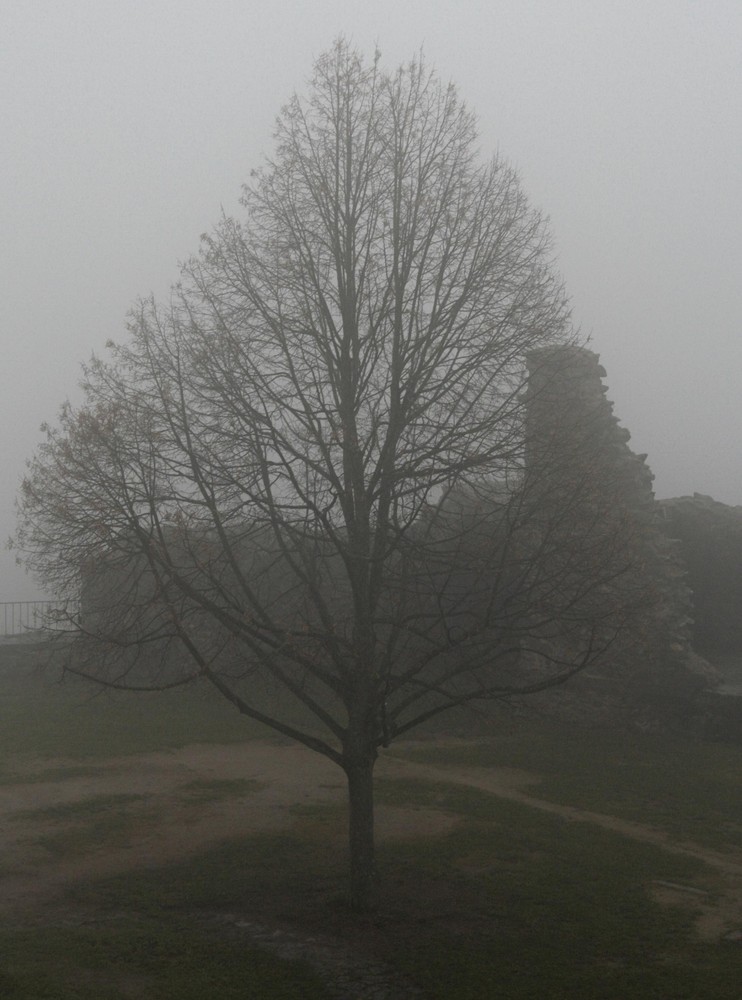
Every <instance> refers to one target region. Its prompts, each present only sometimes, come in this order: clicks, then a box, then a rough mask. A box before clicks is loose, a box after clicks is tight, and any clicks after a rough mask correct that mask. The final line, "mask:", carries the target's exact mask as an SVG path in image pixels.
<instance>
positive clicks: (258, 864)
mask: <svg viewBox="0 0 742 1000" xmlns="http://www.w3.org/2000/svg"><path fill="white" fill-rule="evenodd" d="M395 785H397V783H395V782H390V781H387V782H384V783H383V784H382V786H381V798H382V799H384V798H386V799H387V800H391V801H398V800H399V799H400V798H401V797H403V798H404V800H405V801H407V802H410V801H411V800H413V801H417V802H419V803H420V804H435V806H436V808H443V809H446V810H449V811H452V812H454V813H456V814H457V815H458V816H459V817H460V823H459V825H457V827H456V828H455V829H454V830H453V831H452V832H450V833H448V834H446V835H443V836H438V837H432V836H431V837H425V838H424V839H423V838H421V839H420V840H416V841H405V842H397V843H387V844H386V845H384V846H383V848H382V849H381V851H380V853H379V868H380V874H381V878H382V883H381V884H382V889H381V901H380V906H379V909H378V910H377V911H376V912H375V913H374V914H372V915H370V916H367V917H364V918H357V919H351V918H350V916H349V913H348V911H347V909H346V907H345V905H344V903H343V898H344V880H345V857H344V851H343V850H341V849H340V845H341V844H342V843H343V842H344V829H343V826H344V817H343V814H342V811H341V810H339V809H338V808H337V807H336V806H328V807H320V806H316V807H313V808H312V809H310V810H299V811H298V812H296V813H295V816H296V826H295V828H294V829H293V830H292V831H291V832H290V833H286V834H283V835H281V836H275V835H270V836H269V835H265V836H255V837H251V838H250V839H248V840H245V841H241V842H239V843H231V844H225V845H223V846H221V847H219V848H218V849H216V850H212V851H209V852H207V853H205V854H203V855H202V856H200V857H199V858H196V859H192V860H190V861H188V862H187V863H183V864H178V865H171V866H167V867H163V868H160V869H158V870H156V871H147V872H139V873H134V874H129V875H127V876H126V877H125V878H116V879H108V880H106V881H104V882H100V883H97V884H96V885H95V886H91V887H87V888H85V889H84V890H83V889H78V890H77V891H76V893H75V902H76V905H84V906H85V907H86V908H89V907H90V906H93V907H94V909H96V910H97V911H98V912H101V913H105V912H121V911H124V912H127V913H136V914H138V915H139V917H140V919H145V918H146V919H147V920H148V921H149V920H154V921H156V922H157V921H162V922H165V923H167V922H169V921H173V920H174V921H176V922H184V923H185V924H186V925H188V926H190V927H191V928H193V927H195V926H196V924H197V922H198V920H199V919H201V920H203V918H204V916H205V915H207V914H212V915H213V914H219V913H226V912H229V913H230V914H238V915H242V916H244V917H245V918H247V919H256V920H260V921H261V922H262V923H263V924H268V925H272V924H275V925H276V926H290V927H292V928H293V929H294V930H297V929H298V930H299V931H300V932H301V933H303V934H306V935H317V934H323V935H329V936H331V937H332V938H335V939H339V940H341V941H345V942H347V943H348V944H349V945H352V946H353V947H354V948H356V949H361V950H363V951H364V952H365V953H366V954H367V955H368V956H369V957H370V958H373V959H377V960H382V961H384V962H386V963H388V964H390V965H391V966H393V967H394V968H396V969H397V970H398V971H400V972H402V973H404V974H406V975H408V976H409V977H410V978H411V979H412V981H414V982H416V983H417V984H419V985H420V986H421V987H423V988H424V989H425V991H426V993H427V995H429V996H430V997H431V998H433V1000H443V998H445V1000H481V998H482V997H489V996H495V995H496V996H498V997H501V998H509V1000H526V998H528V1000H532V998H533V997H535V996H545V997H546V996H548V997H549V998H554V1000H567V998H569V1000H596V998H601V1000H625V998H626V997H629V996H630V997H637V998H645V997H646V998H656V1000H667V998H678V1000H683V998H687V1000H739V995H740V993H739V985H738V984H739V982H740V979H741V977H742V951H740V950H739V948H738V947H737V946H734V945H727V944H726V943H721V944H711V943H704V942H701V941H700V940H699V939H698V938H697V937H696V935H695V933H694V930H693V921H694V916H695V914H694V912H693V910H692V909H689V908H686V909H679V908H673V907H665V906H660V905H659V904H658V903H655V902H653V901H652V899H651V898H650V896H649V893H648V891H647V890H648V886H649V885H650V884H651V883H652V882H653V881H655V880H658V879H664V880H668V881H673V882H683V881H685V882H689V881H690V882H692V881H694V880H695V881H696V882H698V881H699V880H700V881H703V879H704V877H705V874H706V872H705V869H704V867H703V866H702V865H700V864H699V863H698V862H695V861H693V860H691V859H686V858H681V857H676V856H673V855H670V854H667V853H665V852H663V851H662V850H660V849H659V848H655V847H653V846H651V845H645V844H638V843H635V842H633V841H629V840H626V839H624V838H622V837H620V836H619V835H617V834H613V833H611V832H609V831H606V830H601V829H596V828H593V827H590V826H588V825H587V824H575V823H570V822H569V821H564V820H560V819H558V818H556V817H553V816H546V815H543V814H538V813H536V812H535V811H533V810H530V809H528V808H527V807H524V806H521V805H519V804H517V803H511V802H504V801H502V800H498V799H496V798H494V797H493V796H489V795H487V794H485V793H482V792H478V791H476V790H473V789H462V788H460V787H456V786H447V785H444V784H434V785H430V784H428V783H420V784H419V785H416V783H411V782H408V781H405V782H404V783H402V784H401V785H399V786H398V787H395ZM317 995H318V996H319V994H317Z"/></svg>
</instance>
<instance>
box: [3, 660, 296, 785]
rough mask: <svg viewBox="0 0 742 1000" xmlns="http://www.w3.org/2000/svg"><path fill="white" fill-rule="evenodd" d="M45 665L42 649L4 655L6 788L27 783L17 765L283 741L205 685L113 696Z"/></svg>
mask: <svg viewBox="0 0 742 1000" xmlns="http://www.w3.org/2000/svg"><path fill="white" fill-rule="evenodd" d="M47 659H48V655H47V654H46V653H45V652H44V650H43V649H39V648H37V647H21V648H20V649H19V648H17V647H12V646H10V647H0V762H2V764H0V783H8V782H12V781H19V780H21V781H25V780H26V778H25V775H24V774H23V772H22V771H20V772H19V771H18V770H17V769H14V758H20V759H21V760H22V759H23V758H25V757H42V758H43V757H46V758H49V759H50V761H51V760H54V759H57V760H59V759H60V758H73V759H76V760H82V761H86V760H94V759H96V758H103V757H111V756H119V755H128V754H135V753H145V752H152V751H159V750H169V749H177V748H179V747H183V746H188V745H189V744H193V743H233V742H241V741H244V740H250V739H256V738H260V739H276V738H277V737H276V735H275V733H274V732H273V731H272V730H270V729H268V728H266V727H265V726H262V725H260V724H259V723H256V722H253V721H252V720H249V719H247V718H246V717H244V716H241V715H240V714H239V713H238V712H237V711H236V710H235V709H234V708H233V706H231V705H230V704H229V703H228V702H227V701H226V700H225V699H224V698H223V697H222V696H221V695H220V694H219V693H218V692H217V691H215V690H214V689H213V688H212V687H211V686H210V685H208V684H206V683H203V684H202V683H194V684H192V685H190V686H188V687H185V688H177V689H174V690H172V691H161V692H143V693H132V692H120V691H111V690H106V689H103V688H101V687H99V686H96V685H93V684H90V683H88V682H85V681H82V680H79V679H76V678H74V677H71V676H70V677H67V678H66V679H64V680H62V679H61V678H60V671H59V668H58V667H54V666H52V665H48V666H45V661H46V660H47ZM60 766H62V767H63V766H64V765H55V768H49V769H46V771H47V774H48V773H49V771H50V770H54V769H56V767H60ZM39 777H42V776H39ZM42 780H47V779H46V777H43V779H42ZM51 780H54V778H53V775H51Z"/></svg>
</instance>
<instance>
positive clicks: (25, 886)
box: [0, 741, 742, 936]
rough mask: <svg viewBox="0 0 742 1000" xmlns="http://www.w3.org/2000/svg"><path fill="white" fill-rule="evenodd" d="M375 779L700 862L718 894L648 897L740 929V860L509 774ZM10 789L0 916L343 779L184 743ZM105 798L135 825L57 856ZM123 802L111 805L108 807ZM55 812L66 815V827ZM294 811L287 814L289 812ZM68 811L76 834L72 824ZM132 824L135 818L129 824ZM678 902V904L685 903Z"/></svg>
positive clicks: (334, 790) (662, 892)
mask: <svg viewBox="0 0 742 1000" xmlns="http://www.w3.org/2000/svg"><path fill="white" fill-rule="evenodd" d="M378 774H379V776H380V777H389V778H394V777H406V778H415V779H422V780H433V781H444V782H449V783H456V784H462V785H467V786H469V787H472V788H478V789H481V790H483V791H486V792H489V793H490V794H493V795H496V796H499V797H501V798H506V799H509V800H511V801H514V802H520V803H522V804H523V805H526V806H530V807H531V808H534V809H539V810H542V811H544V812H547V813H550V814H552V815H557V816H561V817H563V818H564V819H567V820H570V821H575V822H584V823H591V824H593V825H595V826H598V827H602V828H604V829H608V830H612V831H614V832H616V833H619V834H621V835H622V836H625V837H630V838H632V839H633V840H638V841H642V842H644V843H650V844H654V845H656V846H658V847H661V848H662V849H663V850H666V851H669V852H672V853H674V854H679V855H684V856H688V857H693V858H695V859H697V860H700V861H703V862H704V863H705V864H707V865H709V866H710V867H711V868H712V869H714V870H716V871H717V872H719V873H720V874H721V876H722V884H723V889H722V890H721V892H720V893H719V886H718V884H717V885H715V886H714V887H713V892H714V895H713V897H712V895H711V893H710V892H709V895H708V897H706V896H704V889H703V888H701V889H699V890H698V891H697V892H696V893H695V894H694V891H693V889H692V888H691V889H690V890H688V889H686V888H684V887H672V886H668V885H666V884H663V885H660V884H658V885H657V886H655V895H656V896H657V898H658V899H661V900H665V901H668V902H673V903H677V902H683V901H684V900H685V901H688V902H691V903H692V904H693V905H694V906H695V907H696V908H699V907H700V909H701V910H702V912H703V917H702V919H701V923H700V925H699V929H700V930H701V932H702V933H703V934H704V935H707V936H714V935H718V934H720V933H722V932H724V931H725V930H728V929H729V928H730V927H732V928H733V927H735V926H740V925H742V855H740V854H732V853H729V854H725V853H722V852H715V851H711V850H708V849H706V848H703V847H701V846H700V845H697V844H692V843H677V842H674V841H672V840H671V838H670V837H669V836H668V835H667V834H665V833H663V832H662V831H660V830H657V829H654V828H652V827H651V826H648V825H644V824H641V823H636V822H632V821H629V820H624V819H619V818H617V817H614V816H608V815H604V814H601V813H596V812H591V811H589V810H584V809H578V808H575V807H572V806H564V805H558V804H556V803H553V802H548V801H546V800H544V799H540V798H538V797H537V796H535V795H533V794H532V793H531V792H529V790H528V789H529V787H530V786H532V785H533V784H534V783H535V782H537V781H538V776H537V775H533V774H529V773H527V772H523V771H517V770H515V769H511V768H493V769H481V770H480V769H465V770H464V769H460V768H449V767H438V766H433V765H429V764H422V763H412V762H409V761H404V760H400V759H399V758H395V757H386V758H383V759H381V760H380V761H379V764H378ZM16 777H17V782H14V783H12V784H5V785H3V786H0V858H2V861H1V862H0V915H4V916H8V915H10V914H13V913H17V912H19V911H21V910H27V909H28V908H29V907H34V906H36V905H38V904H39V903H40V902H42V901H43V900H45V899H47V898H49V897H50V896H52V895H53V894H54V893H55V892H56V891H57V890H58V889H60V888H63V887H64V886H65V885H67V884H70V883H73V882H74V881H76V880H78V879H81V878H94V877H96V876H103V875H108V874H115V873H119V872H123V871H127V870H133V869H135V868H141V867H147V866H150V865H151V866H157V865H160V864H163V863H165V862H167V861H170V860H175V859H178V858H181V857H184V856H187V855H189V854H192V853H196V852H198V851H200V850H202V849H203V848H206V847H208V846H210V845H213V844H216V843H218V842H220V841H224V840H225V839H231V838H235V837H240V836H243V835H245V836H247V835H249V834H251V833H255V832H264V831H271V830H280V829H286V828H287V827H289V826H290V825H291V823H292V822H293V820H294V817H295V810H296V807H297V806H300V805H302V804H311V803H317V802H337V801H341V800H342V799H343V798H344V795H345V785H344V778H343V775H342V773H341V772H340V771H339V770H338V768H337V767H336V766H335V765H334V764H332V763H331V762H330V761H328V760H326V759H325V758H323V757H320V756H319V755H317V754H314V753H311V752H310V751H307V750H305V749H304V748H302V747H298V746H284V745H278V744H270V743H260V742H257V741H256V742H250V743H245V744H240V745H229V746H211V745H208V746H190V747H186V748H184V749H182V750H177V751H171V752H162V753H152V754H142V755H138V756H135V757H126V758H118V759H116V758H114V759H110V760H106V761H101V762H95V764H93V765H91V766H89V767H88V766H83V765H81V763H80V762H79V761H63V760H55V761H53V763H52V762H49V761H44V762H41V761H37V762H30V763H28V764H27V765H25V767H22V768H21V767H19V769H18V771H17V775H16ZM244 780H248V781H249V782H250V785H249V788H247V789H246V790H245V792H244V793H243V794H233V795H229V796H225V797H222V798H220V797H218V795H216V796H215V797H214V798H213V799H208V800H206V801H207V802H208V808H205V801H204V799H203V798H199V796H198V794H196V796H195V798H194V792H196V793H197V792H198V790H199V789H205V790H206V791H207V792H208V789H209V788H210V787H212V786H213V787H217V788H218V787H219V783H223V782H229V781H244ZM103 796H104V797H106V799H105V800H104V801H105V803H107V805H108V808H109V811H115V810H116V808H117V803H118V808H119V809H122V810H123V809H125V812H126V814H127V816H128V817H129V819H130V820H132V822H133V824H134V825H133V827H132V826H131V824H130V825H129V827H127V828H126V830H125V831H124V832H125V833H126V836H124V837H122V840H121V843H120V844H118V843H116V840H115V837H114V838H113V840H111V838H110V837H107V838H106V840H105V846H101V845H100V844H96V843H95V842H92V843H91V842H89V841H88V842H87V843H84V844H82V845H81V846H80V849H79V850H77V851H74V850H73V851H72V852H70V851H69V850H67V851H59V852H56V853H55V850H54V844H55V840H54V838H55V837H59V836H60V830H61V835H62V836H64V832H65V830H68V831H69V830H70V829H72V828H74V825H75V824H74V821H71V820H70V819H69V815H70V814H71V815H74V810H75V808H77V807H80V809H82V810H83V813H84V808H85V804H86V803H90V802H91V801H92V800H95V799H100V797H103ZM117 797H121V798H117ZM65 807H68V813H67V819H65V815H66V814H65ZM292 810H294V811H293V812H292ZM79 815H81V814H78V825H79ZM132 818H133V819H132ZM455 823H456V817H455V816H452V815H449V814H446V813H443V812H440V811H435V810H431V809H421V808H404V807H385V806H380V807H379V808H378V812H377V829H378V835H379V838H380V839H381V840H383V839H384V838H399V837H405V836H420V835H423V834H432V833H437V832H445V831H446V830H448V829H451V828H452V827H453V826H454V825H455ZM684 893H686V895H685V896H684V895H683V894H684Z"/></svg>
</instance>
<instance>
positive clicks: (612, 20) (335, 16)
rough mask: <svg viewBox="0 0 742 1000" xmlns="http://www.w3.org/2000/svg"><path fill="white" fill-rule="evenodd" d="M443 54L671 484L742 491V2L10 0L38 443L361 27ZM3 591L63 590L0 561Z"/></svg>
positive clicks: (8, 148) (392, 49) (10, 229)
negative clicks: (321, 57)
mask: <svg viewBox="0 0 742 1000" xmlns="http://www.w3.org/2000/svg"><path fill="white" fill-rule="evenodd" d="M341 33H342V34H345V35H346V36H347V37H349V38H350V39H351V40H352V41H353V43H354V44H355V45H356V46H358V47H359V48H361V49H362V50H364V51H365V52H367V53H368V54H369V55H370V54H371V52H372V51H373V48H374V46H375V45H377V44H378V46H379V48H380V49H381V52H382V55H383V61H384V63H385V65H386V66H387V67H391V66H394V65H396V64H397V63H399V62H401V61H404V60H406V59H408V58H410V57H411V56H412V55H414V54H415V53H416V52H417V51H418V50H419V49H420V47H421V46H422V47H423V49H424V52H425V56H426V58H427V60H428V61H429V62H430V64H432V65H434V66H435V67H436V68H437V70H438V72H439V73H440V75H441V76H442V77H444V78H451V79H452V80H454V81H455V82H456V84H457V86H458V88H459V91H460V93H461V95H462V96H463V97H464V99H465V100H466V101H467V102H468V103H469V104H470V105H471V106H472V107H473V108H474V109H475V110H476V112H477V114H478V116H479V120H480V132H481V148H482V151H483V153H484V154H485V155H489V154H490V153H491V152H493V151H495V150H496V149H498V150H499V151H501V152H502V153H503V154H504V155H505V156H506V157H507V158H509V159H510V160H511V161H512V162H513V163H514V164H515V165H516V166H517V167H518V169H519V171H520V174H521V177H522V181H523V186H524V188H525V190H526V192H527V194H528V195H529V196H530V198H531V200H532V202H533V203H534V204H535V205H537V206H539V207H540V208H542V209H543V210H544V212H545V213H547V214H548V215H550V216H551V219H552V228H553V232H554V236H555V243H556V248H557V253H558V259H559V263H560V267H561V270H562V272H563V274H564V276H565V279H566V282H567V287H568V290H569V292H570V294H571V297H572V301H573V308H574V317H575V321H576V323H577V324H578V325H579V326H580V327H581V329H582V331H583V333H584V334H585V335H588V334H589V335H591V337H592V346H593V348H594V349H595V350H596V351H598V352H599V353H600V354H601V357H602V360H603V363H604V365H605V367H606V369H607V371H608V379H607V382H608V384H609V386H610V393H609V395H610V397H611V398H612V399H613V400H614V401H615V404H616V413H617V415H618V416H619V417H620V419H621V421H622V422H623V423H624V424H625V426H627V427H628V428H629V429H630V430H631V433H632V445H633V447H634V449H635V450H637V451H640V452H648V453H649V463H650V465H651V467H652V469H653V471H654V472H655V475H656V484H655V485H656V490H657V494H658V495H659V496H673V495H681V494H687V493H692V492H693V491H696V490H697V491H700V492H704V493H709V494H711V495H713V496H714V497H716V498H717V499H719V500H722V501H724V502H726V503H742V460H741V457H740V441H742V407H741V406H740V383H741V382H742V375H741V374H740V373H741V371H742V341H741V340H740V316H742V280H740V273H741V272H742V267H741V265H742V244H741V239H742V238H741V237H740V233H742V185H741V184H740V178H742V138H741V135H742V133H741V130H740V123H742V60H740V51H742V7H740V5H739V3H738V0H709V2H707V3H705V4H699V3H694V2H691V0H648V2H646V0H645V2H639V0H623V2H621V3H620V4H605V3H599V4H595V3H594V2H589V0H501V2H497V3H494V4H488V3H483V2H482V3H480V2H477V0H459V2H456V3H453V2H443V0H427V2H422V0H409V2H408V3H406V4H404V5H397V4H395V3H392V2H390V0H377V2H374V3H368V2H363V3H361V2H357V0H320V2H314V3H312V4H302V3H299V2H298V0H275V2H274V3H272V4H257V3H256V2H254V0H220V2H217V3H206V2H205V0H187V2H183V0H150V2H148V3H145V2H144V0H130V2H129V3H127V4H116V3H113V2H112V0H56V2H54V0H48V2H47V0H24V2H23V3H21V2H20V0H18V2H12V0H11V2H9V3H6V4H5V5H3V7H2V8H0V37H2V38H3V40H4V51H3V58H2V60H0V109H1V114H0V121H2V139H3V141H2V149H3V155H2V157H0V226H1V228H2V233H3V236H4V239H3V240H2V242H1V243H0V292H1V300H0V301H2V313H1V314H0V336H2V362H3V363H2V365H1V366H0V379H1V382H0V385H1V389H0V404H1V405H2V407H3V414H2V422H1V428H2V429H1V431H0V433H2V455H3V461H4V468H5V487H4V490H3V492H2V494H1V495H0V532H2V535H3V536H7V535H8V534H9V533H10V532H11V531H12V530H13V525H14V515H13V499H14V495H15V492H16V489H17V486H18V482H19V480H20V478H21V476H22V474H23V468H24V460H25V459H26V458H27V457H29V456H30V454H31V453H32V451H33V449H34V448H35V446H36V444H37V443H38V442H39V441H40V435H39V431H38V428H39V425H40V424H41V422H42V421H44V420H49V421H53V420H54V418H55V415H56V412H57V410H58V407H59V404H60V403H61V402H62V400H63V399H65V398H66V397H69V398H71V399H72V400H75V399H76V398H78V393H77V389H76V383H77V380H78V377H79V365H80V362H81V361H84V360H86V359H87V358H88V357H89V356H90V354H91V352H93V351H96V352H103V351H104V345H105V342H106V340H107V339H109V338H111V337H112V338H115V339H117V338H120V337H121V336H122V335H123V331H124V325H125V314H126V312H127V309H128V308H129V307H130V305H131V304H132V303H133V302H134V301H135V300H136V299H137V297H138V296H140V295H146V294H148V293H149V292H154V293H155V295H156V296H158V297H165V296H166V295H167V292H168V288H169V286H170V284H171V283H172V282H173V281H174V280H176V279H177V276H178V270H177V262H178V260H182V259H184V258H186V257H187V256H189V255H190V254H191V253H193V252H195V251H196V250H197V249H198V240H199V236H200V234H201V233H203V232H205V231H207V230H209V229H210V228H211V227H212V225H213V224H214V223H215V222H216V221H217V220H218V218H219V215H220V213H221V211H222V208H223V209H224V211H225V212H226V213H228V214H233V213H238V212H239V206H238V198H239V194H240V185H241V183H242V182H243V181H245V180H247V179H248V177H249V172H250V169H251V168H252V167H254V166H257V165H259V164H260V162H261V158H262V157H263V156H264V155H266V154H270V151H271V132H272V124H273V120H274V117H275V115H276V113H277V111H278V110H279V107H280V106H281V104H282V103H283V102H284V101H285V100H286V99H287V98H288V97H289V95H290V94H291V92H292V91H293V90H295V89H296V90H299V91H303V90H304V81H305V79H306V77H307V75H308V74H309V72H310V69H311V65H312V61H313V59H314V58H315V57H316V56H317V55H318V54H319V53H320V52H321V51H323V50H324V49H326V48H327V47H328V46H329V45H330V44H331V42H332V40H333V38H334V37H335V36H337V35H338V34H341ZM0 556H1V558H0V600H19V599H24V598H31V597H35V596H40V595H41V593H42V592H40V591H39V588H38V587H37V586H36V585H35V584H33V583H32V582H31V581H30V580H29V579H28V578H27V577H25V575H24V574H23V572H22V571H21V570H19V569H17V568H16V567H15V566H14V557H13V555H12V554H11V553H8V552H3V553H1V554H0Z"/></svg>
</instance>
